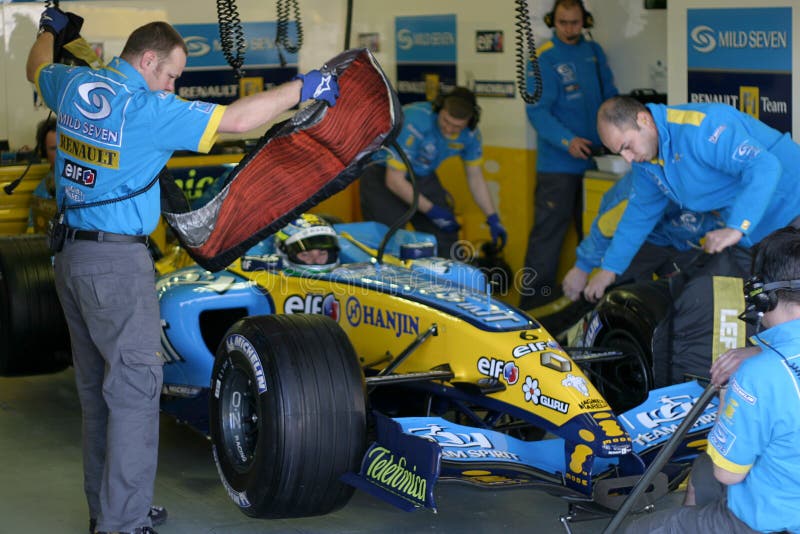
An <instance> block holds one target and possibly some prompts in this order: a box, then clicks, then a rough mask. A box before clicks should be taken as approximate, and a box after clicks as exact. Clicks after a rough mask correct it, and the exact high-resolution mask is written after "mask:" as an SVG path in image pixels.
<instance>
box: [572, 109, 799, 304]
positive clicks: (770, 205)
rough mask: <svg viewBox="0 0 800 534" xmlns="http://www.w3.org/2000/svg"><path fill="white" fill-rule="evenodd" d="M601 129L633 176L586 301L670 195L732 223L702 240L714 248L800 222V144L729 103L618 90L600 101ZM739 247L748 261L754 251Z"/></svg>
mask: <svg viewBox="0 0 800 534" xmlns="http://www.w3.org/2000/svg"><path fill="white" fill-rule="evenodd" d="M597 128H598V131H599V133H600V138H601V139H602V140H603V143H604V144H605V145H606V147H608V148H609V150H611V151H612V152H614V153H615V154H619V155H620V156H622V157H623V158H624V159H625V161H627V162H629V163H631V165H632V170H633V172H634V179H633V189H632V194H631V196H630V199H629V203H628V208H627V209H626V210H625V214H624V215H623V216H622V219H621V220H620V222H619V226H618V227H617V232H616V233H615V234H614V238H613V239H612V240H611V245H610V246H609V247H608V250H607V251H606V254H605V256H604V257H603V262H602V270H601V271H600V272H599V273H598V274H597V275H596V276H594V277H593V278H592V279H591V280H590V281H589V284H588V285H587V287H586V290H585V291H584V294H585V295H586V297H587V298H588V299H589V300H592V301H595V300H597V299H598V298H600V297H601V296H602V295H603V291H604V290H605V288H606V287H608V286H609V285H610V284H611V283H612V282H613V281H614V279H615V278H616V276H617V275H618V274H620V273H622V272H623V271H625V269H627V268H628V265H630V262H631V259H632V258H633V256H634V255H635V254H636V252H637V251H638V250H639V247H640V246H641V245H642V243H644V242H645V240H646V239H647V236H648V235H649V234H650V232H651V231H652V230H653V228H654V227H655V225H656V224H657V223H658V221H659V220H660V219H661V217H662V216H663V213H664V211H665V210H666V209H667V206H668V205H669V201H670V200H671V201H672V202H674V203H676V204H678V205H679V206H681V207H684V208H687V209H691V210H694V211H699V212H709V211H712V210H718V211H719V213H720V214H721V216H722V218H723V220H724V221H725V228H720V229H717V230H712V231H710V232H708V233H707V234H706V236H705V241H704V243H703V249H704V250H705V251H706V252H709V253H711V254H714V253H717V252H721V251H722V250H724V249H726V248H728V247H731V246H734V245H741V246H743V247H750V246H752V245H754V244H756V243H758V242H759V241H760V240H761V239H762V238H763V237H764V236H766V235H767V234H769V233H770V232H772V231H773V230H776V229H778V228H782V227H784V226H787V225H789V224H793V225H797V224H798V222H800V221H798V217H800V195H798V194H797V190H798V187H800V146H798V145H797V143H795V142H794V141H792V138H791V137H790V136H789V134H784V133H781V132H779V131H777V130H775V129H773V128H770V127H769V126H767V125H766V124H764V123H763V122H760V121H759V120H757V119H755V118H753V117H751V116H750V115H747V114H746V113H742V112H741V111H738V110H736V109H734V108H732V107H731V106H727V105H725V104H683V105H679V106H665V105H663V104H647V105H644V104H642V103H640V102H639V101H637V100H635V99H634V98H631V97H628V96H616V97H613V98H610V99H609V100H607V101H605V102H604V103H603V105H602V106H601V107H600V110H599V111H598V114H597ZM740 256H741V257H743V258H744V259H745V261H749V254H748V253H747V251H744V252H743V254H741V255H740ZM745 272H746V269H745Z"/></svg>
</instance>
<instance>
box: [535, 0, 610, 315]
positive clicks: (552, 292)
mask: <svg viewBox="0 0 800 534" xmlns="http://www.w3.org/2000/svg"><path fill="white" fill-rule="evenodd" d="M545 22H546V23H547V25H548V26H549V27H551V28H554V32H553V38H552V39H551V40H550V41H547V42H546V43H544V44H543V45H542V46H541V47H540V48H539V66H540V71H541V82H542V96H541V98H540V99H539V101H538V102H537V103H535V104H529V105H527V106H526V109H527V113H528V118H529V120H530V121H531V124H532V125H533V127H534V128H535V129H536V138H537V154H536V192H535V196H534V222H533V228H532V229H531V232H530V235H529V237H528V248H527V252H526V253H525V276H524V277H523V278H522V279H521V281H522V288H521V290H520V293H521V295H522V298H521V300H520V307H521V308H522V309H530V308H535V307H538V306H541V305H543V304H545V303H547V302H548V301H549V300H552V299H554V298H555V297H556V296H557V295H556V292H557V285H556V273H557V270H558V260H559V257H560V255H561V247H562V246H563V244H564V238H565V237H566V235H567V230H568V228H569V225H570V221H571V222H572V224H574V225H575V230H576V231H577V234H578V239H579V240H580V239H581V237H582V236H583V231H582V226H581V214H582V212H583V209H582V204H583V201H582V199H583V188H582V183H583V174H584V172H585V171H586V170H587V169H590V168H593V167H594V163H593V160H592V154H593V153H596V151H597V150H599V149H602V145H601V143H600V138H599V137H598V136H597V127H596V120H597V109H598V108H599V107H600V104H601V103H602V102H603V100H605V99H606V98H609V97H611V96H614V95H616V94H617V88H616V87H615V86H614V78H613V75H612V73H611V69H609V67H608V61H607V59H606V55H605V53H604V52H603V49H602V48H601V47H600V45H598V44H597V43H596V42H594V41H590V40H587V39H586V38H585V37H584V36H583V30H584V29H588V28H591V27H592V25H593V19H592V15H591V14H590V13H589V12H588V11H586V8H585V6H584V5H583V2H582V1H580V0H556V2H555V4H554V5H553V9H552V11H551V12H550V13H548V14H547V15H546V16H545ZM531 66H532V64H531V65H529V69H528V87H533V84H534V83H535V77H534V73H533V71H532V69H531V68H530V67H531Z"/></svg>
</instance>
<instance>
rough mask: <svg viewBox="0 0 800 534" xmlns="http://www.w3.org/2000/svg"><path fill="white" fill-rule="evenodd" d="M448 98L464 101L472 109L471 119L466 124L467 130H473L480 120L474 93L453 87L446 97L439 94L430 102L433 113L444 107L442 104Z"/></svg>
mask: <svg viewBox="0 0 800 534" xmlns="http://www.w3.org/2000/svg"><path fill="white" fill-rule="evenodd" d="M449 98H457V99H459V100H464V101H466V103H467V105H469V106H470V107H471V108H472V117H470V119H469V122H468V123H467V128H469V129H470V130H474V129H475V128H476V127H477V126H478V121H480V120H481V107H480V106H479V105H478V99H477V98H475V93H473V92H472V91H470V90H469V89H467V88H466V87H454V88H453V90H452V91H450V92H449V93H447V94H446V95H444V94H442V93H439V95H438V96H437V97H436V99H435V100H434V101H433V102H431V107H432V109H433V112H434V113H439V112H440V111H441V110H442V108H443V107H444V103H445V101H446V100H448V99H449Z"/></svg>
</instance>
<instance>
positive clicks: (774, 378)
mask: <svg viewBox="0 0 800 534" xmlns="http://www.w3.org/2000/svg"><path fill="white" fill-rule="evenodd" d="M752 341H753V342H754V343H755V344H757V345H759V346H760V347H761V353H760V354H757V355H755V356H753V357H751V358H748V359H746V360H744V361H743V362H742V364H741V366H740V367H739V370H738V371H737V372H736V373H735V374H734V375H733V377H732V378H731V379H730V381H729V384H728V391H727V393H726V396H725V407H724V408H723V410H722V411H721V412H720V418H719V420H718V421H717V423H716V424H715V425H714V428H713V429H712V431H711V433H710V434H709V436H708V454H709V456H711V459H712V460H713V462H714V464H716V465H718V466H719V467H721V468H723V469H725V470H726V471H730V472H732V473H739V474H742V473H747V476H745V478H744V480H742V481H741V482H739V483H738V484H732V485H730V486H728V508H730V510H731V511H732V512H733V513H734V514H735V515H736V517H738V518H739V519H741V520H742V521H744V522H745V523H747V525H748V526H750V528H752V529H754V530H757V531H760V532H780V531H783V530H787V531H789V532H800V508H799V507H798V506H797V503H798V502H800V455H798V454H797V444H798V443H800V320H794V321H789V322H786V323H782V324H779V325H777V326H773V327H772V328H769V329H767V330H765V331H763V332H761V333H760V334H759V335H758V336H754V337H753V338H752ZM776 488H780V489H779V491H776Z"/></svg>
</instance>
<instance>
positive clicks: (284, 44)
mask: <svg viewBox="0 0 800 534" xmlns="http://www.w3.org/2000/svg"><path fill="white" fill-rule="evenodd" d="M275 9H276V10H277V12H278V16H277V30H276V32H275V48H276V49H277V50H278V57H279V58H280V62H281V67H285V66H286V59H284V57H283V52H282V49H283V50H286V51H287V52H289V53H290V54H296V53H297V52H299V51H300V48H301V47H302V46H303V24H302V21H301V20H300V6H299V4H298V3H297V0H276V2H275ZM290 10H291V11H293V12H294V19H295V25H296V26H297V44H296V45H294V44H292V42H291V41H290V40H289V11H290Z"/></svg>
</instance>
